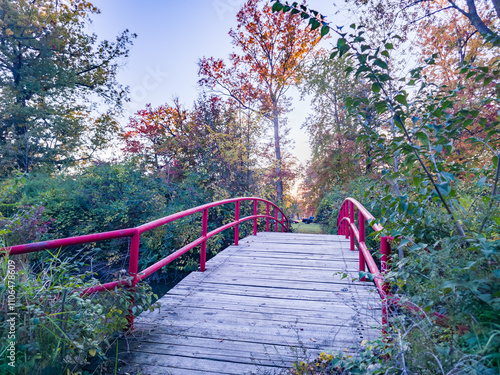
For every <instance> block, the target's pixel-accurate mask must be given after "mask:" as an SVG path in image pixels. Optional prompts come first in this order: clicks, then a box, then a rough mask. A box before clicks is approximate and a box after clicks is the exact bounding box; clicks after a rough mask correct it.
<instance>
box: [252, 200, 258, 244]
mask: <svg viewBox="0 0 500 375" xmlns="http://www.w3.org/2000/svg"><path fill="white" fill-rule="evenodd" d="M258 204H259V201H258V200H257V199H255V200H254V201H253V214H254V215H255V216H257V205H258ZM253 235H254V236H256V235H257V218H255V219H253Z"/></svg>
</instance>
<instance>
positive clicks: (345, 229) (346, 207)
mask: <svg viewBox="0 0 500 375" xmlns="http://www.w3.org/2000/svg"><path fill="white" fill-rule="evenodd" d="M349 204H350V203H349V201H347V202H346V203H345V204H344V206H345V208H344V217H346V218H349ZM344 234H345V238H346V239H348V238H349V223H348V222H347V220H344Z"/></svg>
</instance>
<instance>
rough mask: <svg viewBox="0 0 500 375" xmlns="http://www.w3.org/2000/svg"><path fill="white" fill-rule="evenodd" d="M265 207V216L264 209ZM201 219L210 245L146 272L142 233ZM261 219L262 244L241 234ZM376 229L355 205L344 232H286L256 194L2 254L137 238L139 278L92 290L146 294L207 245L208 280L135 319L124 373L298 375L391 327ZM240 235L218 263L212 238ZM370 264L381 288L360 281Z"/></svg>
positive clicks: (125, 347) (341, 219)
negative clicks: (169, 268) (375, 250)
mask: <svg viewBox="0 0 500 375" xmlns="http://www.w3.org/2000/svg"><path fill="white" fill-rule="evenodd" d="M245 202H246V203H248V202H250V203H251V204H252V203H253V215H250V216H246V217H243V218H240V204H242V203H245ZM233 203H234V207H235V214H234V221H232V222H230V223H227V224H225V225H222V226H221V227H219V228H217V229H214V230H212V231H211V232H208V218H209V209H211V208H213V207H217V206H220V205H224V204H233ZM259 203H260V204H261V205H262V203H264V204H265V207H260V209H259ZM263 208H264V209H263ZM271 209H274V215H272V214H271ZM356 209H357V211H358V212H357V215H356V216H357V217H355V210H356ZM197 213H201V214H202V215H201V236H200V237H199V238H198V239H196V240H194V241H192V242H191V243H189V244H187V245H185V246H184V247H182V248H181V249H179V250H177V251H175V252H173V253H172V254H170V255H168V256H166V257H165V258H163V259H161V260H160V261H158V262H157V263H155V264H153V265H151V266H149V267H148V268H146V269H144V270H142V271H139V270H138V261H139V253H140V252H139V247H140V236H141V234H142V233H144V232H146V231H148V230H151V229H154V228H158V227H160V226H162V225H165V224H167V223H170V222H172V221H175V220H177V219H180V218H183V217H186V216H189V215H193V214H197ZM261 219H264V220H265V221H266V232H260V233H257V228H258V225H257V224H258V220H261ZM249 220H251V221H253V234H254V235H253V236H249V237H246V238H244V239H239V225H240V224H242V223H243V222H245V221H249ZM365 221H368V223H369V224H370V225H371V226H372V227H373V228H374V230H375V231H377V232H380V231H382V229H383V228H382V227H381V226H380V225H378V224H377V223H376V222H375V220H374V218H373V216H372V215H371V214H370V213H369V212H368V211H367V210H366V209H365V208H364V207H363V206H362V205H361V204H360V203H359V202H357V201H356V200H354V199H351V198H348V199H346V200H345V201H344V203H343V204H342V207H341V208H340V214H339V216H338V233H339V234H340V235H312V234H296V233H284V232H288V228H289V221H288V219H287V217H286V215H284V213H283V212H282V211H281V209H279V207H277V206H276V205H275V204H273V203H272V202H269V201H267V200H265V199H261V198H256V197H244V198H232V199H227V200H224V201H219V202H214V203H209V204H206V205H203V206H199V207H195V208H192V209H189V210H186V211H182V212H179V213H177V214H174V215H170V216H166V217H164V218H161V219H158V220H156V221H153V222H150V223H146V224H144V225H141V226H139V227H136V228H128V229H123V230H116V231H111V232H104V233H97V234H91V235H84V236H78V237H71V238H63V239H57V240H51V241H46V242H38V243H31V244H24V245H16V246H12V247H10V248H8V249H2V250H7V251H9V252H10V254H11V255H16V254H23V253H28V252H34V251H41V250H45V249H52V248H59V247H62V246H68V245H75V244H84V243H90V242H97V241H103V240H109V239H113V238H123V237H130V261H129V276H130V277H129V278H127V279H121V280H117V281H113V282H110V283H107V284H103V285H99V286H97V287H93V288H89V289H86V290H83V291H81V292H80V293H81V295H88V294H91V293H97V292H100V291H104V290H110V289H114V288H116V287H134V286H135V285H136V284H137V282H139V281H141V280H143V279H145V278H146V277H148V276H149V275H151V274H153V273H154V272H156V271H158V270H159V269H161V268H162V267H164V266H165V265H167V264H169V263H170V262H172V261H173V260H175V259H177V258H178V257H180V256H182V255H183V254H184V253H186V252H187V251H190V250H191V249H193V248H195V247H198V246H199V247H200V269H199V271H201V272H193V273H191V274H190V275H188V276H187V277H186V278H184V279H183V280H182V281H181V282H180V283H179V284H178V285H177V286H176V287H174V288H173V289H172V290H170V291H169V293H167V294H166V295H165V296H164V297H162V298H161V299H160V300H159V302H160V304H161V308H160V309H159V310H156V311H154V312H147V313H143V314H141V315H140V316H139V317H137V318H135V324H134V317H133V316H132V315H130V316H129V328H132V327H134V329H133V330H131V331H130V332H129V333H130V334H129V335H128V336H127V337H126V338H125V339H123V340H121V342H120V346H119V359H120V367H121V372H122V374H126V373H128V374H137V375H139V374H140V375H147V374H150V375H154V374H171V375H183V374H194V375H197V374H212V375H214V374H238V375H241V374H286V373H289V371H288V369H290V368H291V366H292V364H293V362H296V361H301V360H305V361H307V360H312V359H314V358H315V357H316V356H318V355H319V353H321V352H331V351H338V350H341V351H344V352H346V353H349V354H354V353H355V352H356V351H357V350H359V349H360V344H361V342H362V341H363V340H365V339H368V340H369V339H372V338H375V337H377V336H378V335H379V334H380V332H381V331H380V327H381V326H382V327H385V325H386V323H387V297H388V290H387V285H386V284H384V282H383V278H382V274H383V273H384V272H385V271H386V270H387V261H388V256H389V253H390V245H389V240H390V238H389V237H383V236H381V237H380V240H381V252H382V257H381V268H382V270H381V271H382V272H379V270H378V268H377V265H376V264H375V261H374V260H373V258H372V256H371V254H370V252H369V251H368V249H367V247H366V244H365ZM231 227H234V242H235V243H234V245H233V246H230V247H228V248H227V249H225V250H224V251H222V252H221V253H219V254H218V255H217V256H215V257H214V258H212V259H211V260H209V261H208V262H206V246H207V240H208V239H209V238H210V237H212V236H214V235H216V234H217V233H219V232H221V231H223V230H226V229H229V228H231ZM273 227H274V228H273ZM270 229H274V232H270ZM279 229H281V232H279ZM356 241H357V248H356V246H355V243H356ZM365 265H368V268H369V271H370V277H371V278H372V279H373V282H366V281H365V280H364V278H361V279H360V280H355V281H353V279H358V278H359V276H358V271H365ZM343 274H345V275H346V277H342V276H341V275H343Z"/></svg>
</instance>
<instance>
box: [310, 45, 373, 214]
mask: <svg viewBox="0 0 500 375" xmlns="http://www.w3.org/2000/svg"><path fill="white" fill-rule="evenodd" d="M347 66H348V63H347V61H346V59H345V58H342V59H338V60H332V59H330V58H329V55H328V54H327V53H326V52H325V51H320V52H318V53H317V54H315V55H314V58H313V59H312V61H311V63H310V64H308V66H307V67H306V68H305V69H303V70H302V73H301V75H302V77H301V91H302V95H312V98H311V107H312V112H313V113H312V114H311V115H309V116H308V118H307V121H306V123H305V124H304V125H303V127H305V128H306V129H307V131H308V133H309V140H310V144H311V148H312V160H311V162H310V164H309V165H308V167H307V168H306V180H305V184H304V186H305V189H304V191H305V192H306V193H305V197H306V200H307V201H308V202H310V204H311V206H313V207H316V206H317V205H318V203H319V201H320V200H321V199H322V198H323V196H324V193H327V192H329V191H330V190H331V189H333V188H334V186H336V187H339V186H343V185H345V184H347V183H348V182H349V180H351V178H352V176H353V174H354V175H359V174H361V173H363V171H367V170H368V169H369V168H370V164H369V162H366V163H365V160H364V159H365V158H362V157H359V156H357V155H359V154H362V148H361V147H360V145H357V144H356V143H355V139H356V136H357V129H356V127H355V125H354V124H353V121H352V119H351V118H350V117H349V114H348V112H347V110H346V107H345V100H346V99H347V98H348V97H349V96H352V95H354V94H359V95H361V94H362V92H363V89H364V88H363V87H362V85H361V84H360V83H359V82H356V81H355V80H352V79H349V78H348V77H346V75H345V72H344V70H345V69H346V68H347Z"/></svg>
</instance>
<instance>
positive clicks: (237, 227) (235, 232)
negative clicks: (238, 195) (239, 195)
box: [234, 201, 240, 246]
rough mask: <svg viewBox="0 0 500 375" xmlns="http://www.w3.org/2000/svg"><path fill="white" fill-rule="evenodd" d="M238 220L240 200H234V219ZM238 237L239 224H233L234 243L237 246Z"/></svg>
mask: <svg viewBox="0 0 500 375" xmlns="http://www.w3.org/2000/svg"><path fill="white" fill-rule="evenodd" d="M238 220H240V201H236V202H235V208H234V221H238ZM239 238H240V224H236V225H235V226H234V244H235V245H236V246H238V239H239Z"/></svg>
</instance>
